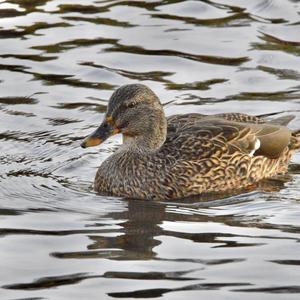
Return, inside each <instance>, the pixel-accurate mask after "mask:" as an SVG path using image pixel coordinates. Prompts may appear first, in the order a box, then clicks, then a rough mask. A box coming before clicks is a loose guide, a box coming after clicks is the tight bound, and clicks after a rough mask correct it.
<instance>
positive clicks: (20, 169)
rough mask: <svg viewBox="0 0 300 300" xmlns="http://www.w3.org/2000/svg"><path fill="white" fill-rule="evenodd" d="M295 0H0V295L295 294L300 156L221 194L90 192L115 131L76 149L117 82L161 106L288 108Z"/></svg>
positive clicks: (8, 298) (292, 108)
mask: <svg viewBox="0 0 300 300" xmlns="http://www.w3.org/2000/svg"><path fill="white" fill-rule="evenodd" d="M299 56H300V3H299V1H296V0H290V1H289V0H277V1H275V0H251V1H243V0H236V1H229V0H216V1H214V0H205V1H204V0H203V1H178V0H177V1H176V0H173V1H171V0H164V1H122V0H120V1H110V0H105V1H97V0H94V1H92V0H85V1H79V0H77V1H76V0H52V1H51V0H49V1H47V0H10V1H3V0H2V1H0V90H1V94H0V146H1V152H0V165H1V169H0V298H1V300H2V299H3V300H13V299H14V300H16V299H18V300H20V299H27V300H29V299H35V300H37V299H111V298H155V297H156V298H159V297H164V299H185V297H189V299H196V298H197V299H230V300H232V299H262V300H264V299H272V300H273V299H299V294H300V243H299V241H300V202H299V197H300V189H299V184H300V176H299V174H300V165H299V164H300V155H299V154H298V155H295V156H294V158H293V162H292V164H291V167H290V172H289V175H288V176H284V178H277V179H276V180H275V179H274V180H268V181H266V182H264V183H262V184H261V185H260V187H259V188H258V189H257V190H254V191H251V192H249V193H245V194H242V195H238V196H232V197H229V198H226V199H223V200H220V199H219V200H214V201H211V202H194V203H153V202H146V201H137V200H124V199H119V198H113V197H102V196H99V195H96V194H95V193H93V191H92V182H93V178H94V175H95V172H96V169H97V167H98V166H99V164H100V163H101V162H102V161H103V160H104V159H105V158H106V157H108V155H109V154H110V153H111V152H112V151H113V149H114V148H115V147H116V146H117V145H118V144H119V143H120V142H121V140H120V137H115V138H112V139H110V140H109V141H108V142H107V143H105V144H104V145H103V146H102V147H101V148H100V149H99V148H98V149H96V148H89V149H88V150H83V149H81V148H80V147H79V144H80V141H81V140H82V138H83V137H84V136H86V135H87V134H88V133H90V132H91V131H92V130H93V129H94V128H95V127H96V126H97V125H98V124H99V123H100V122H101V120H102V118H103V113H104V111H105V109H106V105H107V101H108V98H109V96H110V95H111V93H112V91H113V90H114V89H115V88H117V87H118V86H120V85H122V84H127V83H136V82H141V83H144V84H146V85H148V86H150V87H151V88H152V89H153V90H155V92H156V93H157V94H158V95H159V96H160V98H161V101H162V102H163V103H164V104H165V111H166V113H167V115H172V114H174V113H183V112H202V113H207V114H210V113H218V112H228V111H236V112H246V113H251V114H255V115H264V114H278V115H284V114H289V113H292V114H295V115H296V118H295V120H294V121H293V122H292V123H291V127H292V128H294V129H297V128H300V112H299V110H300V104H299V102H300V84H299V79H300V57H299Z"/></svg>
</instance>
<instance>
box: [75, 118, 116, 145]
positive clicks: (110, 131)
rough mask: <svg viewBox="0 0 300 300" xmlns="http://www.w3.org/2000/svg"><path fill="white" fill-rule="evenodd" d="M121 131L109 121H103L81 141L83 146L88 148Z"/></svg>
mask: <svg viewBox="0 0 300 300" xmlns="http://www.w3.org/2000/svg"><path fill="white" fill-rule="evenodd" d="M119 132H120V130H119V129H116V128H114V127H112V126H111V125H110V124H108V123H107V122H103V123H102V124H101V125H100V127H99V128H98V129H96V130H95V131H94V132H93V133H92V134H90V135H89V136H87V137H86V138H85V140H84V141H83V142H82V143H81V147H82V148H87V147H94V146H97V145H100V144H102V143H103V142H104V141H105V140H106V139H108V138H109V137H110V136H112V135H114V134H117V133H119Z"/></svg>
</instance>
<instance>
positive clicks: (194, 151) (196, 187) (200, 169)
mask: <svg viewBox="0 0 300 300" xmlns="http://www.w3.org/2000/svg"><path fill="white" fill-rule="evenodd" d="M291 119H292V117H290V116H287V117H282V118H278V119H276V120H273V121H271V122H266V121H265V120H263V119H261V118H258V117H254V116H248V115H245V114H219V115H214V116H205V115H199V114H188V115H176V116H172V117H170V118H169V119H168V135H167V140H166V142H165V144H164V145H163V147H162V148H161V150H160V153H159V155H161V157H164V158H165V159H166V160H167V159H168V158H170V159H171V158H172V159H173V164H171V165H170V166H169V167H168V169H167V172H166V173H167V174H168V175H167V176H165V181H164V185H167V186H171V187H172V190H170V191H169V194H168V197H169V198H180V197H186V196H190V195H197V194H201V193H207V192H212V191H214V192H215V191H218V192H222V191H226V190H232V189H238V188H242V187H245V186H247V185H251V184H253V183H254V182H257V181H259V180H260V179H263V178H266V177H271V176H274V175H276V174H278V173H284V172H286V170H287V165H288V162H289V160H290V158H291V155H292V153H293V150H296V149H298V148H299V140H298V139H297V138H296V137H294V136H293V135H292V132H291V131H290V130H289V129H288V128H287V127H285V126H282V125H285V124H287V123H288V122H289V121H290V120H291Z"/></svg>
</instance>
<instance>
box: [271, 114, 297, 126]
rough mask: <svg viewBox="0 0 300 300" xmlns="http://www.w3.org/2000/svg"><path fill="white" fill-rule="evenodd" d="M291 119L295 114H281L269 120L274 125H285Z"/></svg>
mask: <svg viewBox="0 0 300 300" xmlns="http://www.w3.org/2000/svg"><path fill="white" fill-rule="evenodd" d="M293 119H295V115H287V116H282V117H279V118H276V119H272V120H270V121H269V123H271V124H275V125H281V126H286V125H287V124H289V123H290V122H291V121H292V120H293Z"/></svg>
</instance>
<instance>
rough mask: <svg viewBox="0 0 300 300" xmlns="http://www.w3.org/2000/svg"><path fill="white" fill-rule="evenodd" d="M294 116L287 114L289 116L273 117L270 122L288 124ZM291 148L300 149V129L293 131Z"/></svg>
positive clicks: (281, 124)
mask: <svg viewBox="0 0 300 300" xmlns="http://www.w3.org/2000/svg"><path fill="white" fill-rule="evenodd" d="M294 118H295V115H287V116H282V117H279V118H275V119H272V120H270V121H269V123H271V124H275V125H280V126H286V125H288V124H289V123H290V122H291V121H292V120H293V119H294ZM289 148H290V149H291V150H296V151H297V150H299V149H300V129H297V130H294V131H292V137H291V142H290V145H289Z"/></svg>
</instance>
